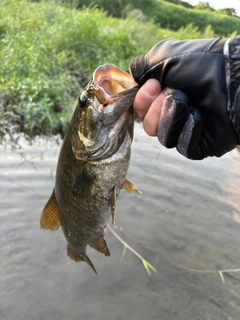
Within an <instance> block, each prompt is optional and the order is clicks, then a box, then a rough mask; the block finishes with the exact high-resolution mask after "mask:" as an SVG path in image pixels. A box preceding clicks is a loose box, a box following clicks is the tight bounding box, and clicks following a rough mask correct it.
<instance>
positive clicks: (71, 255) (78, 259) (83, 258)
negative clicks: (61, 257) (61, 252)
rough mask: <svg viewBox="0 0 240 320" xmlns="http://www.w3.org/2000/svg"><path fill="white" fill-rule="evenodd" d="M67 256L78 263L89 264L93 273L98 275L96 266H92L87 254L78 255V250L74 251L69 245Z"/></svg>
mask: <svg viewBox="0 0 240 320" xmlns="http://www.w3.org/2000/svg"><path fill="white" fill-rule="evenodd" d="M67 254H68V256H69V258H71V259H72V260H74V261H76V262H81V261H85V262H87V264H88V265H89V266H90V267H91V268H92V269H93V271H94V272H95V273H96V274H97V271H96V269H95V268H94V265H93V264H92V261H91V260H90V259H89V258H88V256H87V255H86V254H84V255H82V254H80V253H78V252H77V251H76V250H74V249H73V248H72V247H71V246H70V245H69V244H68V245H67Z"/></svg>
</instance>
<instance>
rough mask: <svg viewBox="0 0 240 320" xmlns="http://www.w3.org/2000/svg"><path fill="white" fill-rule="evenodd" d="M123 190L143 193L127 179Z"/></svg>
mask: <svg viewBox="0 0 240 320" xmlns="http://www.w3.org/2000/svg"><path fill="white" fill-rule="evenodd" d="M122 189H123V190H128V191H131V192H138V193H142V192H141V191H140V190H139V189H138V188H137V187H136V186H135V185H134V184H133V183H132V182H130V181H128V180H127V179H125V181H124V183H123V185H122Z"/></svg>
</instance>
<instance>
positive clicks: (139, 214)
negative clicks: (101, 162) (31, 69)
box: [0, 123, 240, 320]
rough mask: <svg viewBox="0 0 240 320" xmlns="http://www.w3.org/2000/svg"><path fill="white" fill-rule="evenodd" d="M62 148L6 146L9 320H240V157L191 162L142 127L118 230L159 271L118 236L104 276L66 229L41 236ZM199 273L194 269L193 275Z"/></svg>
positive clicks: (100, 263) (2, 259) (2, 168)
mask: <svg viewBox="0 0 240 320" xmlns="http://www.w3.org/2000/svg"><path fill="white" fill-rule="evenodd" d="M58 152H59V145H57V143H54V142H53V141H48V142H46V141H42V140H38V141H37V142H36V143H34V144H33V145H31V146H30V145H28V144H26V143H23V144H22V148H21V149H16V150H12V149H11V148H9V147H7V148H6V147H3V146H2V147H1V149H0V178H1V179H0V208H1V210H0V288H1V290H0V320H10V319H11V320H35V319H36V320H41V319H42V320H55V319H56V320H63V319H64V320H65V319H68V320H78V319H89V320H95V319H96V320H123V319H124V320H125V319H130V320H135V319H136V320H139V319H144V320H152V319H154V320H155V319H163V320H172V319H177V320H186V319H191V320H230V319H232V320H233V319H234V320H239V318H240V273H238V272H229V273H224V274H223V275H224V280H225V282H224V283H223V282H222V280H221V278H220V276H219V275H218V273H217V271H218V270H225V269H235V268H240V249H239V248H240V246H239V243H240V203H239V194H240V170H239V168H240V156H239V155H238V152H237V151H236V150H234V151H233V152H231V153H229V154H227V155H225V156H223V157H222V158H220V159H217V158H209V159H205V160H204V161H190V160H187V159H185V158H183V157H182V156H180V155H179V154H178V153H177V152H176V151H175V150H167V149H165V148H164V147H162V146H161V145H160V144H159V143H158V142H157V140H156V138H151V137H148V136H147V135H146V134H145V133H144V132H143V130H142V128H141V124H139V123H137V124H136V126H135V137H134V142H133V148H132V159H131V165H130V169H129V174H128V179H129V180H130V181H131V182H133V183H134V184H135V185H136V186H137V187H138V188H139V189H140V190H141V191H142V194H135V193H130V192H128V191H122V192H121V193H120V196H119V198H118V201H117V213H116V225H117V227H118V228H117V229H116V232H117V233H118V234H119V235H120V236H121V237H122V238H123V239H124V241H126V242H127V243H128V244H129V245H130V246H132V248H133V249H135V250H136V251H137V252H138V253H139V254H141V255H142V256H143V257H144V258H145V259H146V260H147V261H148V262H150V263H151V264H152V265H153V266H154V267H155V268H156V270H157V271H158V272H157V273H154V272H153V273H152V274H151V276H149V275H148V274H147V273H146V270H145V269H144V267H143V264H142V263H141V261H140V260H139V259H138V258H137V257H136V256H134V255H133V254H132V253H131V252H129V251H126V253H125V254H124V256H123V255H122V253H123V246H122V244H121V243H120V242H119V241H118V240H117V239H116V238H115V237H114V236H113V235H112V234H111V233H110V232H107V234H106V241H107V243H108V247H109V249H110V251H111V257H110V258H109V257H105V256H104V255H102V254H99V253H98V252H96V251H94V250H93V249H91V248H90V249H89V250H88V255H89V257H90V259H91V260H92V261H93V263H94V265H95V267H96V269H97V271H98V276H96V275H95V274H94V273H93V271H92V270H91V268H90V267H89V266H88V265H87V264H86V263H76V262H74V261H72V260H70V259H69V258H68V256H67V253H66V240H65V238H64V236H63V233H62V231H61V229H59V230H58V231H55V232H51V231H46V230H41V229H40V227H39V218H40V215H41V211H42V209H43V207H44V205H45V203H46V201H47V200H48V197H49V196H50V194H51V192H52V189H53V186H54V175H55V168H56V162H57V157H58ZM190 269H191V270H190Z"/></svg>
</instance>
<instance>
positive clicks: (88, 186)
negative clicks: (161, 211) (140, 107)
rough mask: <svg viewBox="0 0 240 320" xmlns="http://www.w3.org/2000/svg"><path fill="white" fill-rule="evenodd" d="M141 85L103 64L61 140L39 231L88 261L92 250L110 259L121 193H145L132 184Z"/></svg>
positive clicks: (127, 75) (77, 259) (89, 262)
mask: <svg viewBox="0 0 240 320" xmlns="http://www.w3.org/2000/svg"><path fill="white" fill-rule="evenodd" d="M138 89H139V87H138V85H137V84H136V83H135V82H134V80H133V78H132V77H131V76H130V74H129V73H127V72H125V71H124V70H122V69H120V68H118V67H117V66H115V65H113V64H104V65H100V66H99V67H98V68H96V70H95V71H94V73H93V77H92V80H90V82H89V83H88V85H87V86H86V87H85V88H84V90H83V91H82V93H81V95H80V96H79V98H78V103H77V105H76V108H75V110H74V112H73V115H72V118H71V121H70V123H69V126H68V129H67V131H66V134H65V137H64V140H63V142H62V145H61V148H60V153H59V158H58V163H57V168H56V176H55V186H54V189H53V192H52V194H51V196H50V198H49V200H48V201H47V203H46V205H45V207H44V209H43V211H42V214H41V218H40V227H41V228H42V229H46V230H52V231H54V230H57V229H58V228H59V227H61V228H62V231H63V233H64V235H65V238H66V240H67V254H68V256H69V257H70V258H71V259H72V260H74V261H76V262H80V261H85V262H86V263H87V264H88V265H89V266H90V267H91V268H92V269H93V271H94V272H95V273H96V274H97V271H96V269H95V267H94V265H93V263H92V261H91V260H90V258H89V257H88V255H87V247H88V246H90V247H92V248H94V249H96V250H97V251H99V252H100V253H102V254H104V255H105V256H110V251H109V249H108V246H107V243H106V240H105V231H106V226H107V223H108V220H109V219H110V217H112V223H113V224H114V223H115V214H116V199H117V196H118V194H119V192H120V190H121V189H125V190H129V191H132V192H140V191H139V190H138V188H137V187H136V186H135V185H134V184H132V183H131V182H130V181H129V180H127V178H126V176H127V172H128V168H129V163H130V154H131V144H132V140H133V130H134V128H133V127H134V111H133V101H134V98H135V96H136V93H137V91H138Z"/></svg>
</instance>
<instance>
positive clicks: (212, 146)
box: [130, 37, 240, 160]
mask: <svg viewBox="0 0 240 320" xmlns="http://www.w3.org/2000/svg"><path fill="white" fill-rule="evenodd" d="M225 42H226V39H202V40H188V41H177V40H174V39H169V40H165V41H162V42H160V43H158V44H157V45H156V46H154V47H153V48H152V49H151V50H150V51H149V52H148V53H147V54H146V55H143V56H139V57H137V58H135V59H133V60H132V61H131V64H130V70H131V73H132V76H133V78H134V80H135V81H136V82H137V83H139V84H141V85H142V87H141V88H140V90H139V92H138V94H137V95H136V98H135V101H134V108H135V111H136V113H137V115H138V117H139V118H140V119H141V120H143V125H144V129H145V131H146V132H147V133H148V134H149V135H157V136H158V138H159V141H160V142H161V143H162V144H163V145H165V146H166V147H169V148H172V147H176V148H177V150H178V151H179V152H180V153H181V154H183V155H184V156H186V157H188V158H190V159H198V160H200V159H203V158H205V157H208V156H218V157H219V156H221V155H223V154H224V153H226V152H228V151H230V150H232V149H233V148H235V147H236V145H237V144H239V133H240V114H239V112H238V106H239V105H240V103H238V102H239V101H240V97H239V96H240V94H239V92H240V90H238V88H239V82H237V79H238V78H239V76H240V74H238V77H237V76H236V60H237V59H236V54H235V70H234V71H235V74H234V72H233V71H232V69H231V65H232V60H233V54H232V52H234V51H233V50H231V49H232V48H233V47H234V48H235V47H236V46H237V45H239V46H240V37H236V38H234V39H233V40H231V41H230V44H229V48H230V53H229V58H228V59H227V58H225V56H224V54H223V48H224V44H225ZM234 42H235V43H234ZM227 45H228V43H227ZM226 48H227V46H225V49H226ZM237 58H238V60H237V62H238V61H239V59H240V57H239V55H238V56H237ZM226 60H227V61H226ZM225 62H226V63H229V65H230V71H229V72H230V76H231V87H230V90H229V91H228V88H229V83H228V77H227V76H226V73H225V68H226V65H227V64H226V63H225ZM239 64H240V63H239ZM237 71H239V73H240V66H239V69H237ZM152 78H154V79H152ZM149 79H150V80H149ZM157 80H158V81H157ZM158 82H160V83H161V85H160V84H159V83H158ZM233 84H234V85H233ZM166 86H168V87H170V88H172V89H176V90H173V91H172V92H171V94H170V95H168V93H169V89H166ZM164 87H165V89H164V90H163V91H161V89H162V88H164ZM179 90H180V91H179ZM181 91H182V92H181ZM183 92H184V93H183ZM234 99H235V102H237V106H236V103H235V108H234V109H233V108H231V106H232V104H233V101H234ZM141 101H142V102H141ZM237 112H238V113H237ZM236 113H237V114H236Z"/></svg>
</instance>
